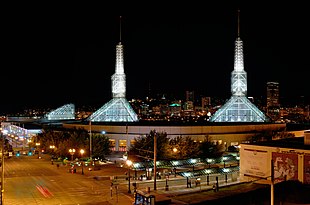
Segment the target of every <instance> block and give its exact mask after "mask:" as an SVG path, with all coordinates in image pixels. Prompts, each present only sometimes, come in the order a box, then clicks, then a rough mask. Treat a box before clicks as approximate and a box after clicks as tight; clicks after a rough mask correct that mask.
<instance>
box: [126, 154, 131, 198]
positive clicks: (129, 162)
mask: <svg viewBox="0 0 310 205" xmlns="http://www.w3.org/2000/svg"><path fill="white" fill-rule="evenodd" d="M126 164H127V166H128V193H129V194H130V193H131V190H130V167H131V165H132V161H130V160H127V161H126Z"/></svg>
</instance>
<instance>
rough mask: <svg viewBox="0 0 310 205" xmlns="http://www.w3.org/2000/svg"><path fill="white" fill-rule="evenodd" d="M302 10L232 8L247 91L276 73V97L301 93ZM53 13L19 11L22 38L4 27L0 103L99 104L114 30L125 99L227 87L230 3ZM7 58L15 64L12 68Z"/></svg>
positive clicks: (226, 93) (222, 92)
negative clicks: (160, 11) (191, 11)
mask: <svg viewBox="0 0 310 205" xmlns="http://www.w3.org/2000/svg"><path fill="white" fill-rule="evenodd" d="M259 15H260V17H259V18H258V16H259ZM306 15H307V14H306V13H303V12H302V11H301V12H295V11H294V10H290V8H289V7H286V8H285V9H283V10H280V9H279V10H274V9H272V8H270V9H268V8H267V9H266V10H264V12H263V14H262V13H261V11H259V9H255V10H254V9H253V8H250V9H247V8H244V9H243V8H242V7H241V8H240V37H241V40H242V41H243V43H244V67H245V71H246V72H247V75H248V82H247V84H248V93H247V96H255V97H256V96H266V83H267V82H269V81H275V82H279V87H280V98H281V97H298V96H308V95H309V92H308V88H307V76H306V73H305V69H306V68H307V67H309V62H307V61H306V59H307V56H306V53H304V50H306V48H307V47H308V45H309V40H308V39H307V36H309V35H308V31H305V25H307V24H306V23H307V20H306V19H307V18H306ZM61 17H63V16H60V17H58V18H50V17H47V16H46V17H45V16H43V19H37V20H36V21H34V22H32V23H29V22H30V21H29V20H30V19H31V17H29V19H28V18H27V16H26V17H25V19H23V20H21V21H20V22H18V27H19V29H22V30H23V31H24V32H25V34H24V36H23V38H16V37H17V36H18V35H17V34H16V33H15V32H16V31H17V30H16V28H15V29H14V28H13V29H12V31H11V32H12V36H11V37H10V39H11V42H12V43H11V47H10V49H9V52H7V53H6V55H5V57H7V58H8V60H9V61H10V62H11V63H10V66H9V69H5V70H4V73H3V74H4V76H9V78H5V79H3V82H2V83H3V84H4V85H7V86H6V87H5V91H7V92H6V94H7V95H6V99H7V100H4V101H2V102H1V104H0V105H1V109H0V110H1V112H6V111H7V110H14V109H23V108H25V107H31V106H42V105H46V106H61V105H64V104H67V103H74V104H79V105H87V104H89V105H93V104H101V105H103V104H105V103H106V102H108V101H109V100H110V99H111V98H112V93H111V76H112V75H113V73H114V71H115V58H116V45H117V44H118V42H119V41H120V40H121V42H122V44H123V45H124V72H125V74H126V87H127V89H126V98H127V99H128V100H130V99H132V98H142V97H146V96H149V95H151V96H152V95H153V96H154V95H155V94H157V93H159V94H166V95H171V94H175V95H176V94H177V95H178V96H181V97H182V96H185V91H186V90H190V91H195V92H196V93H199V94H202V95H205V96H211V97H212V96H220V97H223V98H227V99H228V98H229V97H230V96H231V91H230V82H231V81H230V75H231V71H232V70H233V68H234V52H235V51H234V42H235V39H236V38H237V8H234V7H229V8H226V9H217V8H215V9H214V11H212V12H210V13H208V14H203V15H200V16H199V15H196V16H190V17H189V16H186V17H180V16H173V15H171V16H167V15H163V16H144V17H143V16H139V17H136V16H122V18H121V21H120V17H119V16H109V17H102V18H101V19H93V18H91V17H88V18H87V17H85V19H82V18H81V19H80V18H77V19H72V18H68V17H66V18H61ZM42 22H44V24H42ZM120 22H121V24H120ZM120 28H121V29H120ZM120 30H121V32H120ZM13 39H14V40H13ZM17 67H18V68H23V69H21V70H19V71H18V72H16V70H15V69H14V68H17ZM12 79H13V80H12ZM16 88H17V89H16ZM183 98H185V97H183Z"/></svg>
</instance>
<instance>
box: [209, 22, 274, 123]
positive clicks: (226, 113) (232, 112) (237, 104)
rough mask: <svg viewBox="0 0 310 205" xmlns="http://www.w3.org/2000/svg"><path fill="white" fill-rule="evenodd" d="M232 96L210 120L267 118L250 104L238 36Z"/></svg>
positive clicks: (232, 76)
mask: <svg viewBox="0 0 310 205" xmlns="http://www.w3.org/2000/svg"><path fill="white" fill-rule="evenodd" d="M231 93H232V97H231V98H230V99H229V100H228V101H227V102H226V103H225V104H224V105H223V106H222V107H221V108H220V109H218V110H217V111H216V112H215V113H214V115H213V116H211V118H210V121H211V122H266V121H269V118H267V117H266V116H265V114H264V113H263V112H262V111H260V110H259V109H258V108H257V107H256V106H255V105H254V104H252V103H251V102H250V101H249V100H248V98H247V97H246V95H247V73H246V72H245V71H244V63H243V42H242V40H241V38H240V37H239V25H238V37H237V39H236V41H235V59H234V70H233V71H232V73H231Z"/></svg>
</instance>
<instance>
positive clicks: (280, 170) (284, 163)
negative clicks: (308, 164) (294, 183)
mask: <svg viewBox="0 0 310 205" xmlns="http://www.w3.org/2000/svg"><path fill="white" fill-rule="evenodd" d="M272 160H273V163H274V182H275V183H277V182H281V181H285V180H298V155H297V154H296V153H277V152H273V153H272Z"/></svg>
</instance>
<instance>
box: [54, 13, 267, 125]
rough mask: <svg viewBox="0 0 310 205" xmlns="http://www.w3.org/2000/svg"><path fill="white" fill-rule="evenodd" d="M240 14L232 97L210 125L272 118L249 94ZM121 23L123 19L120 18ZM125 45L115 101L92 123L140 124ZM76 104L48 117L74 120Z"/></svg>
mask: <svg viewBox="0 0 310 205" xmlns="http://www.w3.org/2000/svg"><path fill="white" fill-rule="evenodd" d="M239 14H240V11H238V37H237V39H236V41H235V58H234V70H233V71H232V73H231V93H232V96H231V98H230V99H229V100H228V101H227V102H226V103H225V104H224V105H223V106H222V107H221V108H220V109H219V110H217V111H216V112H215V113H214V115H213V116H211V118H210V121H211V122H267V121H269V118H267V117H266V116H265V114H264V113H263V112H262V111H260V110H259V109H258V108H257V107H256V106H255V105H254V104H252V103H251V102H250V101H249V100H248V98H247V97H246V95H247V73H246V72H245V70H244V64H243V42H242V40H241V38H240V29H239V24H240V23H239V21H240V20H239ZM120 20H121V18H120ZM123 55H124V53H123V45H122V43H121V21H120V41H119V43H118V45H117V46H116V65H115V73H114V74H113V75H112V77H111V80H112V97H113V98H112V99H111V100H110V101H109V102H107V103H106V104H104V105H103V106H102V107H101V108H99V109H98V110H97V111H95V112H94V113H93V114H92V115H91V116H90V117H88V121H90V122H137V121H138V116H137V114H136V113H135V111H134V110H133V109H132V107H131V105H130V104H129V102H128V101H127V100H126V75H125V73H124V57H123ZM73 110H74V105H72V104H68V105H66V106H65V107H63V108H62V109H60V110H59V109H58V110H56V111H54V112H52V113H50V114H49V115H48V118H49V119H56V118H58V119H59V118H61V119H72V118H74V111H73Z"/></svg>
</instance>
